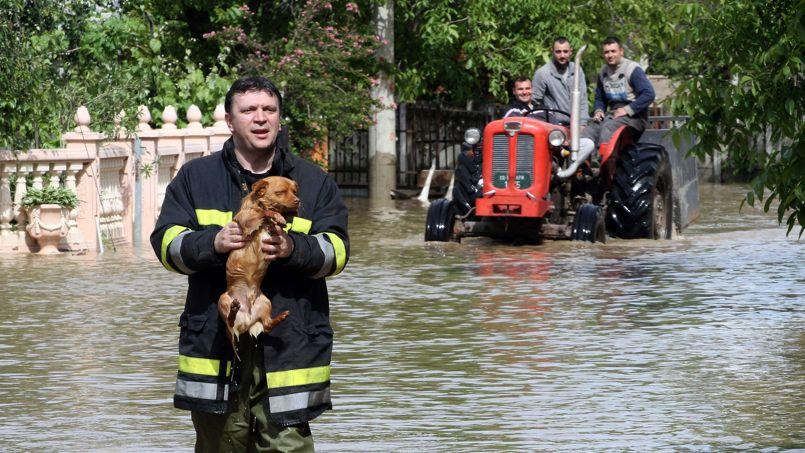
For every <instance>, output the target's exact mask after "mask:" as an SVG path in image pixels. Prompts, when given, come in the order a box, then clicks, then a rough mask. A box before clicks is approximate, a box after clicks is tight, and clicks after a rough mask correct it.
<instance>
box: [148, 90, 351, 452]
mask: <svg viewBox="0 0 805 453" xmlns="http://www.w3.org/2000/svg"><path fill="white" fill-rule="evenodd" d="M224 105H225V109H226V121H227V124H228V126H229V129H230V131H231V132H232V138H230V139H229V140H228V141H227V142H226V143H225V144H224V146H223V149H222V150H221V151H220V152H216V153H213V154H211V155H210V156H206V157H202V158H199V159H195V160H192V161H190V162H188V163H186V164H185V165H184V166H182V167H181V169H180V170H179V172H178V174H177V175H176V177H175V178H174V179H173V180H172V181H171V183H170V184H169V185H168V188H167V190H166V193H165V199H164V202H163V203H162V208H161V212H160V216H159V219H158V220H157V225H156V227H155V229H154V232H153V233H152V234H151V245H152V246H153V248H154V251H155V252H156V254H157V257H158V258H159V259H160V261H161V262H162V264H163V265H164V266H165V267H166V268H167V269H169V270H171V271H174V272H178V273H181V274H185V275H188V281H189V285H188V291H187V298H186V301H185V309H184V312H183V313H182V315H181V317H180V318H179V326H180V328H181V330H180V337H179V371H178V374H177V380H176V392H175V395H174V405H175V406H176V407H178V408H181V409H187V410H190V411H192V412H191V414H192V419H193V425H194V427H195V430H196V450H197V451H246V450H247V449H248V450H249V451H252V450H254V451H257V450H260V451H262V450H263V449H270V450H272V451H273V450H278V451H313V438H312V436H311V434H310V427H309V425H308V422H309V421H310V420H312V419H313V418H315V417H317V416H318V415H320V414H321V413H322V412H324V411H325V410H327V409H330V408H331V407H332V405H331V403H330V355H331V352H332V337H333V331H332V328H331V327H330V321H329V302H328V298H327V286H326V283H325V280H324V277H327V276H330V275H335V274H337V273H339V272H341V270H343V268H344V266H345V265H346V262H347V259H348V257H349V238H348V235H347V209H346V206H345V205H344V203H343V201H342V200H341V196H340V195H339V192H338V187H337V186H336V184H335V182H334V181H333V180H332V179H331V178H330V177H329V176H328V175H327V174H326V173H325V172H324V171H322V170H321V169H320V168H318V167H317V166H315V165H313V164H311V163H309V162H307V161H305V160H303V159H300V158H298V157H296V156H294V155H293V154H291V153H290V151H289V150H288V149H287V147H286V146H283V144H282V142H281V141H278V140H277V137H278V135H279V134H280V130H281V126H280V114H281V109H282V97H281V95H280V93H279V90H277V88H276V86H274V84H273V83H271V82H270V81H269V80H267V79H265V78H263V77H250V78H245V79H240V80H238V81H236V82H235V83H234V84H233V85H232V87H231V88H230V90H229V92H228V93H227V95H226V100H225V104H224ZM273 175H280V176H285V177H288V178H291V179H293V180H294V181H296V182H297V184H298V185H299V194H298V195H299V198H300V199H301V206H300V208H299V212H298V215H297V216H295V217H294V218H292V219H287V220H288V227H286V230H287V231H284V230H281V229H278V231H275V232H274V233H275V234H272V235H271V237H269V238H267V239H264V241H263V244H262V249H263V251H264V252H265V253H266V255H267V258H266V259H267V260H268V261H269V262H270V265H269V268H268V272H267V274H266V277H265V279H264V281H263V284H262V288H261V289H262V292H263V293H264V294H265V295H266V296H267V297H268V298H269V299H270V300H271V302H272V304H273V313H272V315H274V316H276V315H277V314H278V313H281V312H283V311H285V310H289V311H290V316H289V317H288V318H287V319H285V320H284V321H283V322H281V323H280V324H279V325H278V326H277V327H276V328H275V329H274V330H272V331H271V332H270V333H269V334H261V335H260V336H258V337H257V338H256V339H252V338H251V337H250V336H249V335H241V337H240V341H239V344H238V350H239V355H240V359H241V360H240V361H234V360H233V353H232V347H231V345H230V344H229V341H228V339H227V337H226V328H225V326H224V324H223V321H222V320H221V319H219V316H218V308H217V302H218V297H219V296H220V295H221V293H223V292H224V291H225V290H226V276H225V263H226V259H227V255H228V253H229V252H230V251H232V250H235V249H238V248H242V247H244V246H245V245H246V243H247V242H246V239H247V238H245V237H243V236H242V234H241V230H240V228H239V227H238V225H237V223H235V222H233V221H232V218H233V215H234V213H235V212H237V210H238V208H239V207H240V203H241V200H242V198H243V196H245V195H246V194H247V193H248V191H249V190H250V187H251V185H252V184H253V183H254V182H255V181H257V180H259V179H262V178H264V177H267V176H273Z"/></svg>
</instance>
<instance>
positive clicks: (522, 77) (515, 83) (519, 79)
mask: <svg viewBox="0 0 805 453" xmlns="http://www.w3.org/2000/svg"><path fill="white" fill-rule="evenodd" d="M530 81H531V79H530V78H529V77H526V76H520V77H518V78H516V79H514V84H513V85H512V86H514V85H517V84H518V83H520V82H530Z"/></svg>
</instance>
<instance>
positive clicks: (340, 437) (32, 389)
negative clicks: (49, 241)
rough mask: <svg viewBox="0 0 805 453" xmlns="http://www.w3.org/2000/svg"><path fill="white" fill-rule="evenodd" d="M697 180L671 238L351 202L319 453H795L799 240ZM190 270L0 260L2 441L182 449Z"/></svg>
mask: <svg viewBox="0 0 805 453" xmlns="http://www.w3.org/2000/svg"><path fill="white" fill-rule="evenodd" d="M744 191H745V189H744V188H742V187H740V186H714V185H707V184H704V185H702V194H701V197H702V209H701V212H702V213H701V217H700V218H699V220H698V222H697V223H696V224H694V225H693V226H692V227H690V228H689V229H687V230H686V231H685V232H684V234H683V235H682V237H680V238H678V239H676V240H672V241H648V240H639V241H625V240H609V241H608V242H607V243H606V244H604V245H601V244H594V245H591V244H578V243H570V242H552V243H545V244H542V245H538V246H510V245H505V244H498V243H493V242H490V241H488V240H483V239H475V240H465V242H463V243H462V244H424V243H423V241H422V238H423V230H424V218H425V212H426V211H425V208H423V207H421V206H419V205H418V204H416V202H412V201H395V202H391V201H389V202H384V203H379V204H373V203H371V202H369V201H368V200H364V199H351V200H349V206H350V209H351V211H350V235H351V239H352V256H351V259H350V262H349V265H348V267H347V269H346V270H345V272H344V273H343V274H342V275H341V276H339V277H338V278H335V279H332V280H331V281H330V282H329V287H330V297H331V309H332V318H333V323H334V327H335V332H336V338H335V341H336V343H335V350H334V360H333V381H332V386H333V404H334V406H335V410H334V411H331V412H328V413H326V414H325V415H323V416H322V417H320V418H319V419H317V420H315V421H314V422H313V423H312V429H313V433H314V437H315V441H316V444H317V449H318V450H319V451H325V452H327V451H337V452H354V451H377V452H387V451H394V452H396V451H417V450H419V451H444V452H459V451H461V452H464V451H466V452H475V451H514V452H519V451H557V450H574V451H579V450H595V451H600V450H637V451H656V450H697V451H712V450H715V451H719V450H724V449H746V450H751V451H757V450H764V451H776V450H781V449H787V448H797V447H799V448H805V295H803V293H805V265H803V263H805V240H803V241H799V242H798V241H797V240H796V233H797V232H796V231H795V232H794V233H792V235H791V236H790V237H786V235H785V229H784V228H782V227H778V226H777V225H776V219H775V218H774V217H772V216H771V215H768V214H763V213H762V212H760V211H759V210H756V209H751V208H746V207H745V208H744V209H743V211H742V212H741V213H739V212H738V204H739V200H740V199H741V196H742V194H743V192H744ZM185 285H186V280H185V279H184V278H182V277H181V276H178V275H176V274H171V273H169V272H167V271H165V270H164V269H163V268H162V267H161V266H160V265H159V264H158V263H157V262H156V260H155V259H154V258H153V255H152V253H151V252H150V249H148V250H133V249H131V248H128V249H118V250H117V251H108V252H107V253H106V254H104V255H102V256H91V255H83V256H80V255H73V256H70V255H62V256H57V257H39V256H31V255H0V294H1V296H0V306H2V312H0V445H2V447H0V449H2V450H4V451H87V450H114V451H166V450H170V451H175V450H180V451H190V450H192V446H193V441H194V435H193V428H192V424H191V423H190V417H189V414H188V413H187V412H184V411H180V410H177V409H174V408H173V407H172V395H173V384H174V377H175V373H176V367H177V336H178V327H177V326H176V324H177V320H178V317H179V314H180V313H181V310H182V304H183V298H184V288H185Z"/></svg>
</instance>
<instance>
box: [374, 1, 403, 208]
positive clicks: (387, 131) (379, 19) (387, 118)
mask: <svg viewBox="0 0 805 453" xmlns="http://www.w3.org/2000/svg"><path fill="white" fill-rule="evenodd" d="M374 22H375V26H376V30H377V36H378V37H379V38H380V39H381V40H382V45H381V47H380V49H379V50H378V52H377V57H378V58H379V59H380V61H381V62H382V63H384V64H385V63H387V64H393V63H394V2H393V1H392V0H386V1H385V2H384V3H383V4H381V5H378V6H377V9H376V11H375V19H374ZM379 79H380V82H379V83H378V84H377V85H376V86H375V87H374V88H373V89H372V98H373V99H376V100H377V101H378V103H379V104H380V106H379V108H378V110H377V111H376V112H375V113H374V124H373V125H372V126H370V127H369V197H370V198H389V196H390V194H391V191H392V190H394V189H396V187H397V137H396V131H395V129H396V127H395V125H396V122H395V114H394V108H395V107H396V104H395V102H394V88H393V86H394V81H393V79H392V77H391V76H390V75H389V74H387V73H386V72H385V71H381V72H380V74H379Z"/></svg>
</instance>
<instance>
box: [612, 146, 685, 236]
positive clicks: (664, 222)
mask: <svg viewBox="0 0 805 453" xmlns="http://www.w3.org/2000/svg"><path fill="white" fill-rule="evenodd" d="M672 229H673V179H672V177H671V165H670V163H669V161H668V153H667V152H666V151H665V148H663V147H662V146H660V145H655V144H651V143H638V144H637V145H628V146H626V147H625V148H624V149H623V150H622V151H621V153H620V156H619V158H618V162H617V167H616V170H615V178H614V180H613V182H612V187H611V188H610V191H609V203H608V207H607V230H608V231H609V232H610V233H611V234H612V235H614V236H617V237H621V238H627V239H634V238H649V239H670V238H671V231H672Z"/></svg>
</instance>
